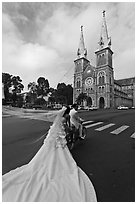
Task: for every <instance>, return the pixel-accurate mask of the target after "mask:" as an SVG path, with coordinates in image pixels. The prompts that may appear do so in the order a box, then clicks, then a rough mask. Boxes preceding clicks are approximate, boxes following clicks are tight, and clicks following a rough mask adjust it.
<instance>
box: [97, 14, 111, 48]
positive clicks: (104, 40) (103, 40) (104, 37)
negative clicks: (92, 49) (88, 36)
mask: <svg viewBox="0 0 137 204" xmlns="http://www.w3.org/2000/svg"><path fill="white" fill-rule="evenodd" d="M102 13H103V20H102V27H101V35H100V41H99V49H102V48H104V47H110V46H111V38H110V37H108V31H107V24H106V19H105V13H106V11H105V10H103V11H102Z"/></svg>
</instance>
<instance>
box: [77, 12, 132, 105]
mask: <svg viewBox="0 0 137 204" xmlns="http://www.w3.org/2000/svg"><path fill="white" fill-rule="evenodd" d="M95 55H96V67H94V66H92V65H91V64H90V61H89V60H88V59H87V49H86V47H85V44H84V36H83V26H81V34H80V43H79V47H78V51H77V59H76V60H75V61H74V63H75V71H74V85H73V102H76V100H77V97H78V96H79V94H81V93H85V94H86V95H87V96H88V98H89V99H90V100H88V102H87V101H86V100H85V101H84V102H83V105H85V106H87V105H89V106H95V107H97V108H114V107H117V106H119V105H126V106H129V107H131V106H134V103H135V102H134V98H135V94H134V93H135V77H133V78H128V79H121V80H114V68H113V63H112V62H113V51H112V49H111V37H109V36H108V31H107V24H106V19H105V11H103V20H102V28H101V35H100V40H99V47H98V50H96V51H95Z"/></svg>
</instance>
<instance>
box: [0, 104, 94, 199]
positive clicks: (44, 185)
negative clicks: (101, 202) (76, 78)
mask: <svg viewBox="0 0 137 204" xmlns="http://www.w3.org/2000/svg"><path fill="white" fill-rule="evenodd" d="M67 111H68V110H67V108H66V107H63V108H62V109H61V110H60V111H58V114H57V116H56V118H55V120H54V122H53V125H52V126H51V127H50V129H49V132H48V135H47V137H46V139H45V140H44V144H43V145H42V147H41V148H40V150H39V151H38V152H37V154H36V155H35V156H34V157H33V159H32V160H31V161H30V162H29V163H28V164H26V165H24V166H22V167H19V168H16V169H15V170H12V171H10V172H9V173H7V174H5V175H3V176H2V190H3V192H2V195H3V196H2V201H3V202H96V201H97V200H96V193H95V190H94V187H93V185H92V183H91V181H90V180H89V178H88V177H87V175H86V174H85V173H84V172H83V171H82V170H81V169H80V168H79V167H78V166H77V164H76V162H75V161H74V159H73V158H72V156H71V153H70V152H69V149H68V147H67V145H66V143H67V142H66V139H65V136H66V135H65V130H64V122H65V118H66V117H65V114H66V113H67Z"/></svg>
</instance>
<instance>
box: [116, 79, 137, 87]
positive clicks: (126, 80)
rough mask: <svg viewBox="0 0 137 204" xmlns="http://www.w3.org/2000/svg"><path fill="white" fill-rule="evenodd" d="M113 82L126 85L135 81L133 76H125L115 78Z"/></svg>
mask: <svg viewBox="0 0 137 204" xmlns="http://www.w3.org/2000/svg"><path fill="white" fill-rule="evenodd" d="M115 82H116V83H118V84H119V85H121V86H127V85H130V84H134V83H135V77H131V78H126V79H118V80H115Z"/></svg>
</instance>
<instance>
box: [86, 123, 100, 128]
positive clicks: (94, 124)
mask: <svg viewBox="0 0 137 204" xmlns="http://www.w3.org/2000/svg"><path fill="white" fill-rule="evenodd" d="M102 123H103V122H97V123H93V124H91V125H86V126H85V127H86V128H90V127H94V126H96V125H100V124H102Z"/></svg>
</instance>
